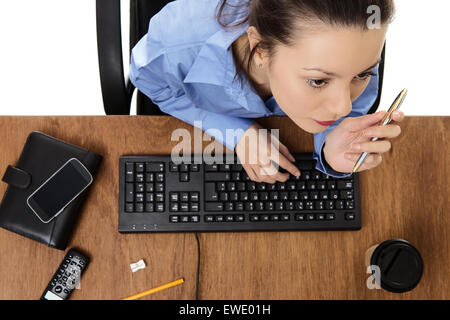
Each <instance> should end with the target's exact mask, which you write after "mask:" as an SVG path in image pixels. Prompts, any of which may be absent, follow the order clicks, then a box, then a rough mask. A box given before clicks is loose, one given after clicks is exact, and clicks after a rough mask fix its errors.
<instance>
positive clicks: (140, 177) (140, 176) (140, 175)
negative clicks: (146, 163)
mask: <svg viewBox="0 0 450 320" xmlns="http://www.w3.org/2000/svg"><path fill="white" fill-rule="evenodd" d="M135 180H136V182H143V181H144V174H143V173H136V177H135Z"/></svg>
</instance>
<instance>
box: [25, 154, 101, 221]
mask: <svg viewBox="0 0 450 320" xmlns="http://www.w3.org/2000/svg"><path fill="white" fill-rule="evenodd" d="M92 180H93V178H92V175H91V173H90V172H89V170H88V169H86V167H85V166H84V165H83V164H82V163H81V162H80V161H79V160H78V159H76V158H71V159H69V160H68V161H67V162H66V163H65V164H63V165H62V166H61V167H60V168H59V169H58V170H56V172H55V173H53V174H52V175H51V176H50V177H49V178H48V179H47V180H46V181H45V182H44V183H43V184H42V185H40V186H39V187H38V188H37V189H36V190H35V191H34V192H33V193H32V194H31V195H30V196H29V197H28V198H27V204H28V206H29V207H30V209H31V210H32V211H33V212H34V213H35V214H36V216H37V217H38V218H39V219H40V220H41V221H42V222H43V223H48V222H50V221H51V220H52V219H54V218H55V217H56V216H57V215H59V214H60V213H61V212H62V211H63V210H64V208H66V207H67V206H68V205H69V204H70V203H71V202H72V201H73V200H74V199H75V198H76V197H78V195H79V194H80V193H82V192H83V190H84V189H86V188H87V187H88V186H89V185H90V184H91V183H92Z"/></svg>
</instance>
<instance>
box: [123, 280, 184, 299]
mask: <svg viewBox="0 0 450 320" xmlns="http://www.w3.org/2000/svg"><path fill="white" fill-rule="evenodd" d="M183 282H184V279H183V278H180V279H178V280H175V281H172V282H169V283H166V284H163V285H161V286H159V287H156V288H153V289H150V290H147V291H144V292H141V293H136V294H134V295H132V296H129V297H127V298H123V299H121V300H136V299H140V298H142V297H145V296H148V295H149V294H152V293H155V292H158V291H161V290H164V289H168V288H170V287H174V286H177V285H179V284H182V283H183Z"/></svg>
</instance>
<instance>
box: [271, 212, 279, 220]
mask: <svg viewBox="0 0 450 320" xmlns="http://www.w3.org/2000/svg"><path fill="white" fill-rule="evenodd" d="M270 221H280V215H279V214H271V215H270Z"/></svg>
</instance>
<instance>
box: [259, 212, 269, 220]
mask: <svg viewBox="0 0 450 320" xmlns="http://www.w3.org/2000/svg"><path fill="white" fill-rule="evenodd" d="M269 220H270V216H269V215H268V214H262V215H261V221H269Z"/></svg>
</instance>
